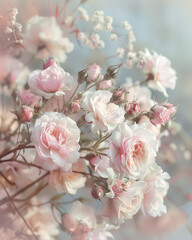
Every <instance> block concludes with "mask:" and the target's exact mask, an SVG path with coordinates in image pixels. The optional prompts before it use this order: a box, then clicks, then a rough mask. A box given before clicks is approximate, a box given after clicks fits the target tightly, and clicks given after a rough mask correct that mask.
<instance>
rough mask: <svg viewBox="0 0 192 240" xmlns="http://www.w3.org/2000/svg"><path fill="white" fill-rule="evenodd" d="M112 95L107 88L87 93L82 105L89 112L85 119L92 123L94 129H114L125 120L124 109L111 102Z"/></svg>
mask: <svg viewBox="0 0 192 240" xmlns="http://www.w3.org/2000/svg"><path fill="white" fill-rule="evenodd" d="M111 97H112V93H111V92H109V91H106V90H98V91H96V92H92V91H89V92H86V93H85V95H84V98H83V103H82V107H83V108H84V109H85V111H86V113H87V114H86V116H85V120H86V121H87V122H88V123H90V124H91V127H92V130H93V131H97V130H102V131H105V130H108V131H112V130H113V129H114V128H115V127H116V126H117V125H118V124H119V123H122V122H123V121H124V114H125V111H124V109H123V108H121V107H119V106H118V105H116V104H114V103H111V102H110V99H111Z"/></svg>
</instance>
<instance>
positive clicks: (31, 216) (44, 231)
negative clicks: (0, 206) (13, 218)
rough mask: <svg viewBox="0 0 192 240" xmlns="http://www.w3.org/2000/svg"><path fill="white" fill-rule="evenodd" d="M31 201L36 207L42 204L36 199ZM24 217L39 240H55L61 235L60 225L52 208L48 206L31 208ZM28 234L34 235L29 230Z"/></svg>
mask: <svg viewBox="0 0 192 240" xmlns="http://www.w3.org/2000/svg"><path fill="white" fill-rule="evenodd" d="M31 201H32V204H35V205H38V204H41V202H40V201H39V200H37V199H36V198H33V199H32V200H31ZM24 217H25V219H26V221H27V222H28V224H29V225H30V227H31V228H32V230H33V232H34V234H35V235H37V237H38V239H39V240H54V239H55V237H56V236H58V235H59V229H58V223H57V222H56V221H55V218H54V216H53V213H52V211H51V208H50V207H49V206H48V205H42V206H41V207H29V208H28V209H27V212H26V214H25V215H24ZM57 217H58V214H57ZM27 233H28V234H29V235H31V234H32V233H31V231H29V229H27Z"/></svg>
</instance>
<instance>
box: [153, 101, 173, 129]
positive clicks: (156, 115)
mask: <svg viewBox="0 0 192 240" xmlns="http://www.w3.org/2000/svg"><path fill="white" fill-rule="evenodd" d="M149 119H150V121H151V123H153V124H155V125H156V124H164V123H166V122H168V121H169V119H170V112H169V110H168V109H167V108H165V107H163V106H160V105H158V106H155V107H152V108H151V109H150V112H149Z"/></svg>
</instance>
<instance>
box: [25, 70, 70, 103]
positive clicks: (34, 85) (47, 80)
mask: <svg viewBox="0 0 192 240" xmlns="http://www.w3.org/2000/svg"><path fill="white" fill-rule="evenodd" d="M28 84H29V88H30V91H31V92H32V93H34V94H35V95H38V96H42V97H44V98H46V99H49V98H51V97H52V96H53V95H58V96H60V95H63V94H65V92H64V91H65V90H70V89H71V88H72V85H73V78H72V76H71V75H70V74H69V73H67V72H65V71H64V70H63V69H62V68H61V67H58V66H55V65H52V66H50V67H48V68H46V69H44V70H35V71H33V72H32V73H31V74H30V75H29V78H28Z"/></svg>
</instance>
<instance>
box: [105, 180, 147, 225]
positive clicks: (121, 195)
mask: <svg viewBox="0 0 192 240" xmlns="http://www.w3.org/2000/svg"><path fill="white" fill-rule="evenodd" d="M144 188H145V182H144V181H138V182H133V183H131V182H128V183H127V184H126V185H125V186H124V189H123V190H122V191H119V192H118V191H117V192H116V193H117V195H116V196H115V197H114V198H113V199H105V200H104V205H103V208H102V213H103V215H104V216H106V217H108V218H109V219H110V221H112V222H123V220H124V219H130V218H132V217H133V216H134V215H135V214H136V213H137V212H138V211H139V209H140V208H141V205H142V201H143V196H144V192H143V191H144Z"/></svg>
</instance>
